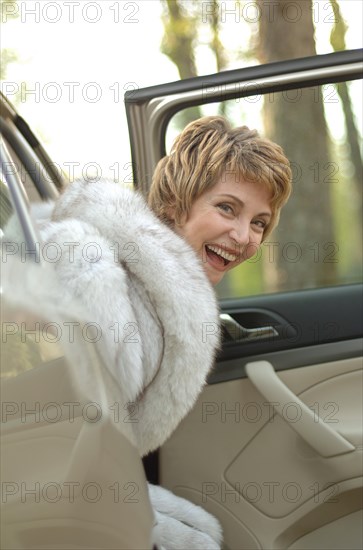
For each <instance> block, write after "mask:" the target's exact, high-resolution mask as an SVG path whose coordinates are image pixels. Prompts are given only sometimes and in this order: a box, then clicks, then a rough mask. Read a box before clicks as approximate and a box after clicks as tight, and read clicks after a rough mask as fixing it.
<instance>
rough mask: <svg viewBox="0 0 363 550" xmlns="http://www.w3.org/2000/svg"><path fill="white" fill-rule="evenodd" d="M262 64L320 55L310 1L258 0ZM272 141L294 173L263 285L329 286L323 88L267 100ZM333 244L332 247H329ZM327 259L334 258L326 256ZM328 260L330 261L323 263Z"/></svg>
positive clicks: (330, 226)
mask: <svg viewBox="0 0 363 550" xmlns="http://www.w3.org/2000/svg"><path fill="white" fill-rule="evenodd" d="M257 3H258V5H259V8H260V13H261V17H260V22H259V25H260V27H259V44H258V52H257V54H258V58H259V60H260V62H261V63H270V62H273V61H281V60H284V59H287V58H298V57H304V56H311V55H315V54H316V51H315V40H314V27H313V21H312V4H311V0H304V2H298V3H297V2H294V3H291V2H290V0H279V1H278V2H276V1H273V2H271V3H270V4H269V2H266V0H257ZM264 122H265V134H266V136H267V137H269V138H270V139H272V140H273V141H276V142H277V143H279V144H280V145H281V146H282V147H283V149H284V151H285V153H286V155H287V157H288V158H289V160H290V162H291V164H292V169H293V193H292V195H291V198H290V200H289V203H288V205H287V206H285V208H284V210H283V212H282V216H281V221H280V224H279V226H278V228H277V229H276V230H275V232H274V234H273V235H272V236H271V237H270V239H269V240H270V242H274V243H275V244H274V245H273V246H272V245H270V250H269V252H270V254H269V255H268V256H269V257H268V258H266V254H265V255H264V256H265V260H266V271H265V272H266V279H267V280H266V284H267V289H268V290H270V291H278V290H281V289H286V290H287V289H298V288H303V287H316V286H325V285H329V284H332V283H333V282H334V281H335V274H336V263H335V262H336V257H335V254H334V252H335V251H336V248H335V246H336V245H335V242H334V241H335V238H334V228H333V221H332V206H331V190H330V188H329V183H327V181H329V178H327V177H326V176H327V174H328V175H329V174H330V172H331V169H332V168H334V165H332V164H329V162H330V157H329V136H328V131H327V126H326V122H325V117H324V109H323V98H322V93H321V90H320V89H319V90H318V89H316V88H314V89H311V88H309V89H308V88H307V89H303V90H291V91H288V92H284V93H274V94H269V95H267V96H265V99H264ZM329 243H332V244H329ZM329 253H330V256H329ZM327 258H328V261H326V259H327Z"/></svg>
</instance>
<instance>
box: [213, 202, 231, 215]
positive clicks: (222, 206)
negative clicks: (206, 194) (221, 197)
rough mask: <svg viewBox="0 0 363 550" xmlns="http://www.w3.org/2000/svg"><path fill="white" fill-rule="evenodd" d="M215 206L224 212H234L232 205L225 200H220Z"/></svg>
mask: <svg viewBox="0 0 363 550" xmlns="http://www.w3.org/2000/svg"><path fill="white" fill-rule="evenodd" d="M217 206H218V208H219V209H220V210H223V212H225V213H226V214H233V213H234V211H233V208H232V206H230V205H229V204H227V203H225V202H221V203H220V204H218V205H217Z"/></svg>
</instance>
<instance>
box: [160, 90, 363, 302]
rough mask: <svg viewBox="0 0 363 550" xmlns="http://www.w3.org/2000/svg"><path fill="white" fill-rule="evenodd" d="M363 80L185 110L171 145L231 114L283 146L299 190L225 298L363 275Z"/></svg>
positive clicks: (233, 276) (236, 273)
mask: <svg viewBox="0 0 363 550" xmlns="http://www.w3.org/2000/svg"><path fill="white" fill-rule="evenodd" d="M362 103H363V102H362V81H353V82H348V83H345V82H342V83H339V84H325V85H323V86H320V87H318V86H316V87H311V88H304V89H296V90H288V91H283V92H274V93H270V94H266V95H265V96H262V95H256V96H251V97H247V98H236V99H233V100H227V101H224V102H220V103H211V104H207V105H202V106H198V107H192V108H189V109H185V110H183V111H180V112H179V113H177V114H176V115H175V116H174V117H173V118H172V120H171V121H170V124H169V126H168V130H167V135H166V147H167V151H169V150H170V147H171V144H172V142H173V140H174V138H175V137H176V135H178V133H179V132H180V131H181V130H182V128H183V127H184V126H185V125H186V124H187V123H188V122H190V121H191V120H194V119H196V118H198V117H200V116H206V115H223V116H225V117H226V118H228V119H229V120H230V122H231V124H232V126H241V125H247V126H249V127H250V128H255V129H257V130H258V131H259V133H260V134H261V135H262V136H264V137H267V138H269V139H271V140H273V141H275V142H277V143H278V144H280V145H281V146H282V147H283V148H284V150H285V153H286V155H287V157H288V158H289V160H290V162H291V167H292V172H293V192H292V195H291V198H290V200H289V202H288V204H287V206H285V208H284V209H283V211H282V215H281V220H280V223H279V225H278V227H277V228H276V229H275V230H274V232H273V233H272V234H271V235H270V236H269V237H268V239H267V241H266V242H264V243H263V244H262V246H261V248H260V250H259V251H258V252H257V254H256V255H255V256H254V257H253V258H251V259H250V260H248V261H246V262H245V263H244V264H242V265H240V266H239V267H237V268H235V269H234V270H232V271H231V272H229V273H228V274H227V275H226V276H225V278H224V279H223V280H222V282H221V283H220V284H219V285H218V286H217V291H218V294H219V296H220V297H221V298H230V297H231V298H232V297H238V296H246V295H254V294H261V293H271V292H280V291H288V290H296V289H301V288H316V287H324V286H331V285H337V284H348V283H355V282H360V281H361V280H362V156H361V140H362V128H361V121H362Z"/></svg>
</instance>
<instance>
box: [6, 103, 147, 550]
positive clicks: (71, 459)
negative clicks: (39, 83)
mask: <svg viewBox="0 0 363 550" xmlns="http://www.w3.org/2000/svg"><path fill="white" fill-rule="evenodd" d="M0 100H1V118H0V123H1V133H2V136H1V141H0V167H1V174H0V242H1V291H0V292H1V351H0V390H1V414H0V426H1V433H0V437H1V445H0V449H1V457H0V467H1V474H0V477H1V513H0V522H1V529H0V532H1V544H0V545H1V548H6V549H19V548H22V549H27V548H37V549H44V550H45V549H49V548H72V549H76V548H110V549H111V548H113V549H120V548H124V549H127V550H129V549H130V548H134V549H135V550H137V549H139V548H151V547H152V541H151V538H152V536H151V534H152V526H153V522H154V517H153V512H152V508H151V505H150V501H149V497H148V490H147V483H146V478H145V473H144V469H143V465H142V462H141V459H140V456H139V453H138V451H137V448H136V445H135V442H134V439H133V435H132V426H131V425H130V423H129V419H128V417H129V416H130V415H129V413H128V411H127V409H126V408H125V405H126V404H127V401H126V400H125V399H124V398H123V395H122V388H119V387H118V386H117V384H115V382H114V380H113V379H111V378H110V375H109V374H108V368H107V365H106V364H105V360H104V358H103V357H102V353H101V352H100V351H97V349H95V346H94V342H95V341H98V340H99V339H100V338H101V337H102V333H100V332H99V327H97V323H92V322H91V323H85V321H84V317H83V316H82V315H80V314H79V311H78V312H76V311H75V310H74V311H65V308H64V307H63V306H62V296H63V294H64V288H63V287H62V286H61V283H60V282H59V281H58V280H57V277H56V274H55V272H54V270H52V261H53V259H54V258H52V257H51V255H50V254H49V255H47V246H43V244H42V242H41V238H40V236H39V232H38V229H37V224H36V223H35V219H34V216H35V215H36V219H37V220H38V222H39V221H40V220H42V219H46V218H47V217H48V216H49V213H50V211H49V207H51V204H49V205H47V204H45V203H41V201H42V200H46V199H48V200H49V199H55V198H56V197H57V195H58V191H57V188H61V186H62V177H61V175H60V174H57V172H55V171H54V170H53V169H52V164H51V162H50V159H49V157H48V156H47V155H46V153H45V151H44V150H43V148H42V147H41V145H40V144H39V142H38V140H37V139H36V138H35V136H34V135H33V134H32V132H31V130H30V128H29V127H28V126H27V125H26V123H25V121H24V120H23V119H21V118H20V117H19V115H17V113H16V112H15V111H14V110H13V108H12V107H11V105H10V104H8V103H7V101H6V100H5V98H3V97H2V96H1V97H0ZM44 216H45V218H44ZM53 244H55V243H53ZM50 246H52V243H50ZM92 326H93V329H94V328H96V334H95V332H93V333H92V330H93V329H92ZM91 381H92V382H91Z"/></svg>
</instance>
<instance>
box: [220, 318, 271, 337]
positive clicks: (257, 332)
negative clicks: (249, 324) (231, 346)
mask: <svg viewBox="0 0 363 550" xmlns="http://www.w3.org/2000/svg"><path fill="white" fill-rule="evenodd" d="M219 318H220V320H221V322H222V324H223V326H224V328H225V329H226V330H227V332H228V334H229V336H230V337H231V338H232V340H233V341H237V340H255V339H257V338H271V337H273V336H278V335H279V333H278V332H277V330H276V329H275V328H274V327H272V326H265V327H255V328H246V327H243V326H242V325H240V324H239V323H237V321H236V320H235V319H233V317H231V316H230V315H228V313H221V314H220V315H219Z"/></svg>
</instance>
